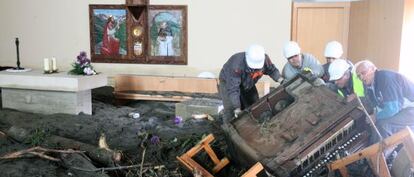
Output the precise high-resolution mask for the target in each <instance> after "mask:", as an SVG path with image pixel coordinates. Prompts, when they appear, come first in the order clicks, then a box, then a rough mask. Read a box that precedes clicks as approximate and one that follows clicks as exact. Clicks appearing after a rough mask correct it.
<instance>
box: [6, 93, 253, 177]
mask: <svg viewBox="0 0 414 177" xmlns="http://www.w3.org/2000/svg"><path fill="white" fill-rule="evenodd" d="M112 91H113V88H111V87H103V88H99V89H95V90H93V91H92V97H93V104H92V107H93V115H92V116H89V115H83V114H80V115H68V114H52V115H43V114H33V113H27V112H21V111H18V110H11V109H0V128H1V129H7V128H8V127H11V126H18V127H22V128H27V129H30V130H33V132H35V136H33V137H32V138H30V139H27V140H25V142H24V143H18V142H16V141H12V140H10V139H8V138H6V137H5V136H0V156H2V155H4V154H6V153H9V152H14V151H17V150H22V149H27V148H30V147H32V146H35V145H36V144H40V143H41V141H42V137H44V136H48V135H58V136H62V137H66V138H71V139H74V140H77V141H80V142H84V143H89V144H92V145H96V146H97V144H98V139H99V137H100V136H101V134H102V133H104V134H105V136H106V140H107V144H108V145H109V147H110V148H111V149H114V150H121V151H122V152H123V160H122V162H121V163H120V164H118V165H121V166H125V165H136V164H140V163H141V161H142V154H143V149H144V148H142V147H145V158H144V162H143V164H145V166H146V167H156V166H163V168H146V170H145V171H144V174H143V176H193V175H192V174H191V173H189V172H187V171H186V170H185V169H184V168H183V167H182V166H181V165H180V164H179V163H178V161H177V160H176V156H179V155H181V154H183V153H184V152H186V151H187V150H189V149H190V148H191V147H193V146H194V145H195V144H196V143H197V142H198V141H199V140H201V139H202V137H203V136H206V135H208V134H210V133H213V134H214V136H215V138H216V139H215V141H214V143H213V144H212V147H213V149H214V150H215V151H216V152H217V154H218V156H219V158H221V157H223V156H227V157H229V155H228V154H229V153H228V149H227V145H226V141H225V138H224V133H223V132H222V131H221V129H220V122H221V121H220V118H219V117H214V119H215V120H214V121H211V120H207V119H201V120H196V119H189V120H186V121H184V122H182V123H179V124H176V123H174V118H175V110H174V109H175V103H173V102H156V101H131V102H129V103H127V104H126V105H123V106H115V105H114V104H113V101H114V100H113V95H112ZM131 112H138V113H139V114H140V117H139V118H138V119H133V118H131V117H130V116H128V114H129V113H131ZM145 137H147V138H145ZM196 160H198V161H199V162H200V163H201V164H204V165H207V166H210V167H211V161H210V160H208V158H207V155H206V154H205V153H201V155H198V156H197V157H196ZM94 165H95V166H97V167H102V165H100V164H96V163H94ZM244 170H245V169H242V168H238V167H237V165H235V164H234V163H230V165H227V166H226V167H225V168H224V169H223V170H221V171H220V172H219V174H216V175H215V176H240V175H241V174H242V173H243V172H244ZM139 171H140V168H131V169H125V170H115V171H111V172H108V174H109V175H110V176H139ZM74 174H75V173H74V172H73V169H69V168H67V167H63V166H62V165H61V164H60V163H59V162H52V161H49V160H46V159H43V158H39V157H29V158H19V159H10V160H0V176H1V177H3V176H4V177H20V176H25V177H26V176H39V177H40V176H42V177H55V176H76V175H74Z"/></svg>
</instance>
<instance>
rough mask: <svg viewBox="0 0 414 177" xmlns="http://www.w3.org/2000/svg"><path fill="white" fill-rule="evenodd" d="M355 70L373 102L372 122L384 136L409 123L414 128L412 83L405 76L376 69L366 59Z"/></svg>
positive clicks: (413, 86) (413, 90) (413, 89)
mask: <svg viewBox="0 0 414 177" xmlns="http://www.w3.org/2000/svg"><path fill="white" fill-rule="evenodd" d="M355 67H356V73H357V75H358V77H359V78H360V79H361V80H362V82H363V83H364V85H365V86H367V92H366V95H367V96H368V97H369V98H370V99H371V101H372V102H373V103H374V104H375V105H376V108H377V110H376V112H375V118H376V123H375V124H376V126H377V128H378V130H379V132H380V133H381V135H382V136H383V137H384V138H386V137H388V136H390V135H392V134H393V133H396V132H397V131H399V130H401V129H402V128H404V127H406V126H409V127H410V128H411V129H412V130H414V129H413V128H414V106H413V102H414V83H413V82H412V81H410V80H408V79H407V78H406V77H405V76H403V75H401V74H399V73H397V72H394V71H388V70H378V69H377V67H376V66H375V65H374V64H373V63H372V62H370V61H368V60H364V61H360V62H358V63H357V64H356V65H355Z"/></svg>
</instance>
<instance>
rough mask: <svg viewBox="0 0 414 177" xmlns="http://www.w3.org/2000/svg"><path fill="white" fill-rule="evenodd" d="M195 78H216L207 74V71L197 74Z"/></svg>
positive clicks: (209, 73)
mask: <svg viewBox="0 0 414 177" xmlns="http://www.w3.org/2000/svg"><path fill="white" fill-rule="evenodd" d="M197 77H199V78H216V76H215V75H214V74H213V73H211V72H208V71H204V72H201V73H200V74H198V76H197Z"/></svg>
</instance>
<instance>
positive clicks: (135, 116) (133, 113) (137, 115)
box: [128, 112, 141, 119]
mask: <svg viewBox="0 0 414 177" xmlns="http://www.w3.org/2000/svg"><path fill="white" fill-rule="evenodd" d="M140 116H141V115H140V114H139V112H131V113H129V114H128V117H130V118H133V119H138V118H139V117H140Z"/></svg>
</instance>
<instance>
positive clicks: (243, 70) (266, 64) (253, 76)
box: [219, 45, 280, 122]
mask: <svg viewBox="0 0 414 177" xmlns="http://www.w3.org/2000/svg"><path fill="white" fill-rule="evenodd" d="M263 75H269V76H270V77H271V78H272V79H273V80H274V81H277V80H278V79H279V78H280V73H279V70H278V69H277V68H276V67H275V65H274V64H273V63H272V62H271V61H270V58H269V56H267V55H266V54H265V50H264V48H263V47H262V46H259V45H251V46H250V47H249V48H248V49H247V51H246V52H240V53H236V54H234V55H233V56H231V57H230V59H229V60H228V61H227V62H226V63H225V64H224V66H223V68H222V69H221V72H220V77H219V78H220V84H219V91H220V96H221V98H222V100H223V106H224V117H223V118H224V121H225V122H228V121H230V120H231V119H233V118H234V117H237V116H238V115H239V114H240V113H241V112H242V110H243V109H245V108H247V107H249V106H250V105H252V104H253V103H254V102H256V101H257V100H258V99H259V94H258V93H257V89H256V86H255V84H256V83H257V81H258V80H259V79H260V78H261V77H262V76H263Z"/></svg>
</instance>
